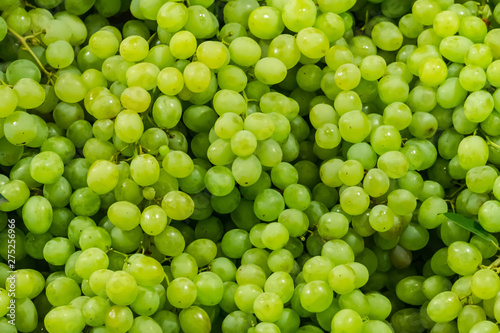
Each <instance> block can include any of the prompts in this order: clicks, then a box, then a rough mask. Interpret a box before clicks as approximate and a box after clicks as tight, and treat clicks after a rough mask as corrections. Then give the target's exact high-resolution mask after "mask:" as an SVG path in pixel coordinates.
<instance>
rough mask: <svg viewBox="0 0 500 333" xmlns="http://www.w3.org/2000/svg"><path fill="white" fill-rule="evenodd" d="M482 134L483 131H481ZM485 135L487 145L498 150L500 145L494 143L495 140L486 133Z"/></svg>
mask: <svg viewBox="0 0 500 333" xmlns="http://www.w3.org/2000/svg"><path fill="white" fill-rule="evenodd" d="M483 134H484V133H483ZM484 136H485V137H486V140H487V141H488V142H487V143H488V145H490V146H492V147H494V148H496V149H498V150H500V145H498V144H496V143H495V142H493V141H491V139H490V137H489V136H487V135H486V134H485V135H484Z"/></svg>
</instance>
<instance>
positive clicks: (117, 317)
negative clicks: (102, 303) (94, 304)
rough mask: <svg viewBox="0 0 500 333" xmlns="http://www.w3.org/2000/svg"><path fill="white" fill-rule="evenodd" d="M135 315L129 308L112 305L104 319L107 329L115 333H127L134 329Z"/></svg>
mask: <svg viewBox="0 0 500 333" xmlns="http://www.w3.org/2000/svg"><path fill="white" fill-rule="evenodd" d="M133 322H134V315H133V313H132V310H130V308H129V307H128V306H121V305H112V306H111V307H110V308H109V310H108V311H107V312H106V316H105V318H104V324H105V327H106V328H107V329H109V330H112V331H115V332H127V331H128V330H130V329H131V328H132V325H133Z"/></svg>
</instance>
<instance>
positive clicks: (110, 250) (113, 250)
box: [108, 249, 129, 259]
mask: <svg viewBox="0 0 500 333" xmlns="http://www.w3.org/2000/svg"><path fill="white" fill-rule="evenodd" d="M108 252H114V253H118V254H121V255H122V256H124V257H125V259H128V257H129V255H128V254H126V253H123V252H120V251H117V250H115V249H109V251H108Z"/></svg>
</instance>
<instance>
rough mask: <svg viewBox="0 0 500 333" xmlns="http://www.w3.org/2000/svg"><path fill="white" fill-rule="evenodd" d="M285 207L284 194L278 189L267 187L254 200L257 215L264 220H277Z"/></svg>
mask: <svg viewBox="0 0 500 333" xmlns="http://www.w3.org/2000/svg"><path fill="white" fill-rule="evenodd" d="M284 209H285V203H284V199H283V196H282V195H281V194H280V193H279V192H278V191H276V190H272V189H265V190H264V191H262V192H261V193H259V194H258V195H257V197H256V198H255V201H254V212H255V215H256V216H257V217H258V218H259V219H261V220H263V221H268V222H270V221H273V220H276V219H277V218H278V216H279V214H280V213H281V212H282V211H283V210H284Z"/></svg>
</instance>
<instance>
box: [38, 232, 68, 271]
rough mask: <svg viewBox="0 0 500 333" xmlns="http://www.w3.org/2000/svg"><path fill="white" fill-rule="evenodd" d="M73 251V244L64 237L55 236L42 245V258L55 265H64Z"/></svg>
mask: <svg viewBox="0 0 500 333" xmlns="http://www.w3.org/2000/svg"><path fill="white" fill-rule="evenodd" d="M73 252H75V247H74V245H73V244H72V243H71V241H70V240H69V239H67V238H64V237H55V238H53V239H51V240H50V241H48V242H47V243H46V244H45V246H44V247H43V257H44V259H45V260H46V261H47V262H48V263H51V264H52V265H56V266H61V265H64V264H65V263H66V261H67V259H68V258H69V257H70V255H71V254H72V253H73Z"/></svg>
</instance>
